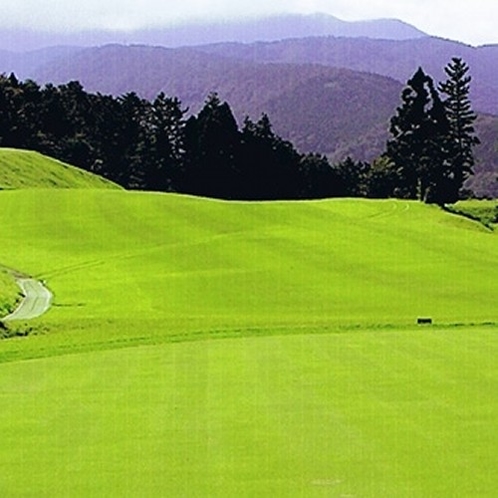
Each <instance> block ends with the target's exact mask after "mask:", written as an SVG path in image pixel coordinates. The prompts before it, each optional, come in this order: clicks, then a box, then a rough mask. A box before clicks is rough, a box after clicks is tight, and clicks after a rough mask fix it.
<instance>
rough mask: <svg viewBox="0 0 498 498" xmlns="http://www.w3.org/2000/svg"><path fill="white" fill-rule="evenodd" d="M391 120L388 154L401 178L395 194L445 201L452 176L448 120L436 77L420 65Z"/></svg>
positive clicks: (403, 196)
mask: <svg viewBox="0 0 498 498" xmlns="http://www.w3.org/2000/svg"><path fill="white" fill-rule="evenodd" d="M401 98H402V105H401V106H400V107H398V109H397V114H396V115H395V116H393V118H392V119H391V126H390V132H391V135H392V139H391V140H389V141H388V143H387V152H386V156H387V157H388V158H389V159H390V160H391V161H392V163H393V164H394V167H395V171H396V175H397V177H398V180H397V186H396V188H395V189H394V195H395V196H397V197H401V198H406V199H419V200H421V201H424V202H438V203H440V202H441V199H442V197H443V196H442V193H441V191H442V189H443V185H444V184H445V182H446V178H447V176H448V170H447V144H446V142H447V136H448V121H447V119H446V113H445V109H444V106H443V104H442V102H441V100H440V98H439V95H438V92H437V90H436V88H435V86H434V83H433V81H432V78H431V77H430V76H428V75H427V74H425V73H424V71H423V70H422V68H419V69H418V70H417V71H416V73H415V74H414V75H413V77H412V78H411V79H410V80H409V81H408V83H407V87H406V88H405V89H404V90H403V93H402V95H401Z"/></svg>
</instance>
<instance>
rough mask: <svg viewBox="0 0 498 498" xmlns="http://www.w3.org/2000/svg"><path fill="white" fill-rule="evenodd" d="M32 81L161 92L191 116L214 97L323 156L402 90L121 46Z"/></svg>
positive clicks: (189, 52)
mask: <svg viewBox="0 0 498 498" xmlns="http://www.w3.org/2000/svg"><path fill="white" fill-rule="evenodd" d="M32 76H33V77H34V79H35V80H36V81H38V82H52V83H64V82H67V81H70V80H78V81H80V82H81V83H82V84H83V85H84V87H85V89H86V90H88V91H91V92H101V93H110V94H113V95H121V94H124V93H127V92H130V91H135V92H137V93H138V94H139V95H141V96H143V97H145V98H149V99H151V98H153V97H155V96H156V95H157V94H158V93H159V92H161V91H163V92H165V93H166V94H167V95H174V96H177V97H179V98H180V100H181V101H182V103H183V104H184V105H185V106H186V107H189V109H190V111H191V112H194V113H195V112H198V110H199V109H200V108H201V106H202V104H203V102H204V100H205V99H206V96H207V95H208V94H209V93H211V92H214V91H216V92H218V94H219V96H220V98H221V99H223V100H226V101H228V102H229V103H230V105H231V107H232V109H233V111H234V114H235V115H236V117H237V118H238V120H239V122H241V121H242V120H243V119H244V117H245V116H249V117H251V118H252V119H258V118H259V117H260V115H261V114H262V113H263V112H265V113H267V114H268V115H269V116H270V119H271V122H272V123H273V125H274V127H275V130H276V131H277V132H278V133H279V134H280V135H282V136H284V137H285V138H287V139H291V140H292V141H294V142H295V144H296V145H297V146H298V147H299V148H300V149H301V150H302V151H304V152H308V151H310V152H311V151H320V152H323V153H327V154H332V153H334V151H335V150H336V148H337V147H340V146H343V145H344V144H348V143H350V141H351V140H355V139H356V137H357V136H359V135H363V134H365V133H367V132H368V131H369V130H370V129H371V128H372V127H373V126H376V125H378V123H385V122H386V121H387V120H388V118H389V116H390V115H392V113H393V112H394V110H395V108H396V105H397V103H398V100H399V94H400V92H401V88H402V85H401V84H400V83H399V82H397V81H394V80H392V79H390V78H386V77H383V76H378V75H375V74H367V73H360V72H356V71H351V70H347V69H337V68H331V67H324V66H320V65H316V64H315V65H312V64H305V65H302V64H300V65H298V64H260V63H254V62H248V61H238V60H234V59H230V58H227V57H221V56H218V55H213V54H205V53H202V52H199V51H197V50H193V49H191V48H181V49H166V48H160V47H144V46H133V47H125V46H120V45H109V46H105V47H100V48H96V49H87V50H84V51H81V52H79V53H77V54H73V55H72V56H71V57H68V58H65V59H60V60H59V61H58V63H57V64H50V65H48V66H47V67H45V68H44V69H43V70H40V71H39V72H38V73H37V74H34V75H32ZM352 116H354V119H351V117H352Z"/></svg>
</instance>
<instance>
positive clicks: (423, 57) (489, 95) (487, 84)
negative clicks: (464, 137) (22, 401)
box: [196, 36, 498, 114]
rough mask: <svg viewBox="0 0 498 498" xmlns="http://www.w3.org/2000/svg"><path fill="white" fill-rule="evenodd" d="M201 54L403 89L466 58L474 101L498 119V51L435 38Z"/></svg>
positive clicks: (318, 41) (215, 48) (327, 40)
mask: <svg viewBox="0 0 498 498" xmlns="http://www.w3.org/2000/svg"><path fill="white" fill-rule="evenodd" d="M196 48H197V49H198V50H202V51H205V52H206V53H214V54H218V55H223V56H228V57H232V58H234V59H238V60H247V61H255V62H279V63H282V62H285V63H294V64H296V63H297V64H309V63H314V64H321V65H324V66H331V67H344V68H349V69H353V70H355V71H366V72H369V73H375V74H380V75H383V76H388V77H391V78H394V79H396V80H397V81H399V82H402V83H404V82H405V81H406V80H407V79H408V78H409V77H410V76H411V75H412V74H413V71H414V70H415V69H416V68H417V67H419V66H422V67H423V68H424V69H425V70H426V71H427V72H428V73H430V74H431V75H432V76H433V77H434V78H435V79H437V80H441V79H442V78H444V73H443V68H444V65H445V64H446V62H447V61H448V60H450V59H451V58H452V57H461V58H463V59H464V60H465V61H467V63H468V64H469V66H470V68H471V71H472V75H473V77H474V83H473V87H472V91H473V92H472V100H473V102H474V107H475V109H476V110H477V111H479V112H484V113H491V114H498V81H497V79H496V74H495V68H496V67H497V65H498V45H490V46H484V47H471V46H469V45H465V44H463V43H458V42H454V41H450V40H444V39H441V38H435V37H423V38H417V39H413V40H402V41H394V40H373V39H368V38H335V37H330V36H329V37H316V38H301V39H294V40H283V41H280V42H273V43H252V44H217V45H212V46H203V47H196Z"/></svg>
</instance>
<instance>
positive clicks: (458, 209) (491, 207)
mask: <svg viewBox="0 0 498 498" xmlns="http://www.w3.org/2000/svg"><path fill="white" fill-rule="evenodd" d="M449 211H450V212H453V213H455V214H459V215H461V216H465V217H467V218H469V219H471V220H475V221H478V222H479V223H482V224H483V225H484V226H485V227H487V228H490V229H494V227H495V226H496V224H498V202H497V201H491V200H489V201H488V200H486V201H485V200H469V201H460V202H458V203H456V204H454V205H452V206H450V207H449Z"/></svg>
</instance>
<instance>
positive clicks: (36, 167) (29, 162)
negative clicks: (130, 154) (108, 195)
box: [0, 148, 119, 190]
mask: <svg viewBox="0 0 498 498" xmlns="http://www.w3.org/2000/svg"><path fill="white" fill-rule="evenodd" d="M24 188H119V187H118V186H117V185H115V184H113V183H112V182H110V181H107V180H105V179H104V178H101V177H99V176H96V175H92V174H90V173H88V172H86V171H84V170H82V169H79V168H75V167H74V166H70V165H68V164H65V163H63V162H61V161H57V160H56V159H52V158H50V157H47V156H44V155H42V154H39V153H38V152H32V151H27V150H19V149H8V148H0V190H4V189H24Z"/></svg>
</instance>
